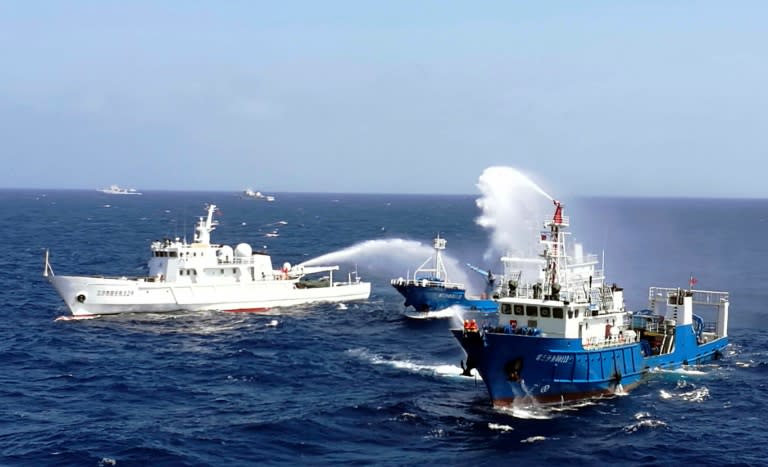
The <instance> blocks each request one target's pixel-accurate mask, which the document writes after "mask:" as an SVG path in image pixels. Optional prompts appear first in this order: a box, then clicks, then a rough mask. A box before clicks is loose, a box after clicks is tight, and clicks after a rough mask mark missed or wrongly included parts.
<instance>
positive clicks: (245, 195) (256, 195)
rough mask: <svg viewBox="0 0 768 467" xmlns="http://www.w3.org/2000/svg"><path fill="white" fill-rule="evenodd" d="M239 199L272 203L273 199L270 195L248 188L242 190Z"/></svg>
mask: <svg viewBox="0 0 768 467" xmlns="http://www.w3.org/2000/svg"><path fill="white" fill-rule="evenodd" d="M240 197H241V198H242V199H258V200H261V201H274V200H275V197H274V196H272V195H265V194H264V193H262V192H260V191H253V190H251V189H250V188H246V189H245V190H243V192H242V193H240Z"/></svg>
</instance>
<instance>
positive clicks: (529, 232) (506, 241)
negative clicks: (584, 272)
mask: <svg viewBox="0 0 768 467" xmlns="http://www.w3.org/2000/svg"><path fill="white" fill-rule="evenodd" d="M477 187H478V189H479V190H480V192H481V193H482V195H483V196H482V197H481V198H479V199H478V200H477V207H478V208H480V210H481V212H482V213H481V214H480V216H479V217H478V218H477V219H475V222H476V223H477V224H478V225H479V226H481V227H483V228H485V229H488V230H489V231H490V232H491V242H490V246H489V249H488V251H486V253H485V256H486V259H491V258H498V257H500V256H502V255H511V256H518V257H523V258H532V257H535V256H536V255H537V254H538V251H537V249H538V242H537V238H538V233H539V230H540V229H541V225H540V222H541V221H542V220H543V219H544V218H545V216H546V214H547V210H548V209H551V204H550V203H547V202H546V201H545V200H544V198H546V199H548V200H550V201H551V200H552V197H551V196H549V195H548V194H547V193H546V192H545V191H544V190H542V189H541V187H539V186H538V185H536V183H534V182H533V181H532V180H531V179H530V178H528V177H527V176H525V175H524V174H523V173H521V172H519V171H518V170H516V169H513V168H511V167H488V168H487V169H485V170H484V171H483V173H482V174H481V175H480V178H479V179H478V182H477Z"/></svg>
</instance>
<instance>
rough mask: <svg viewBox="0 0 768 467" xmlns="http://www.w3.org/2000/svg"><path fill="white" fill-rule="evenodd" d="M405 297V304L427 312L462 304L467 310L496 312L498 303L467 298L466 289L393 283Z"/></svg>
mask: <svg viewBox="0 0 768 467" xmlns="http://www.w3.org/2000/svg"><path fill="white" fill-rule="evenodd" d="M392 286H393V287H394V288H395V289H396V290H397V291H398V292H400V294H401V295H402V296H403V297H405V306H406V307H408V306H411V307H413V308H414V309H415V310H416V311H420V312H427V311H435V310H443V309H445V308H449V307H451V306H460V307H462V308H465V309H467V310H477V311H483V312H495V311H496V309H497V307H498V304H497V303H496V302H495V301H494V300H491V299H469V298H466V295H465V290H464V289H460V288H451V287H443V286H432V285H430V286H426V287H424V286H421V285H414V284H404V285H398V284H393V285H392Z"/></svg>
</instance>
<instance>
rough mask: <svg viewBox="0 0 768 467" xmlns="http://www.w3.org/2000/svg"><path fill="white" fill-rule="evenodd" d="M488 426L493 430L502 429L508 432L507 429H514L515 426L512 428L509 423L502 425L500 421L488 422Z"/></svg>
mask: <svg viewBox="0 0 768 467" xmlns="http://www.w3.org/2000/svg"><path fill="white" fill-rule="evenodd" d="M488 428H490V429H491V430H496V431H501V432H504V433H506V432H507V431H512V430H514V428H512V427H511V426H509V425H501V424H499V423H492V422H489V423H488Z"/></svg>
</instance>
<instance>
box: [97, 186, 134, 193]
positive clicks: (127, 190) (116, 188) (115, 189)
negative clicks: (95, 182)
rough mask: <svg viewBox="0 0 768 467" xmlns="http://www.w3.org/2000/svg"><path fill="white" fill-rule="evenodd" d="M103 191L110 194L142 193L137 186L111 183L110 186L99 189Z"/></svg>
mask: <svg viewBox="0 0 768 467" xmlns="http://www.w3.org/2000/svg"><path fill="white" fill-rule="evenodd" d="M99 191H100V192H102V193H106V194H108V195H140V194H141V193H140V192H138V191H136V189H135V188H120V187H119V186H117V185H110V186H109V188H102V189H101V190H99Z"/></svg>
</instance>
